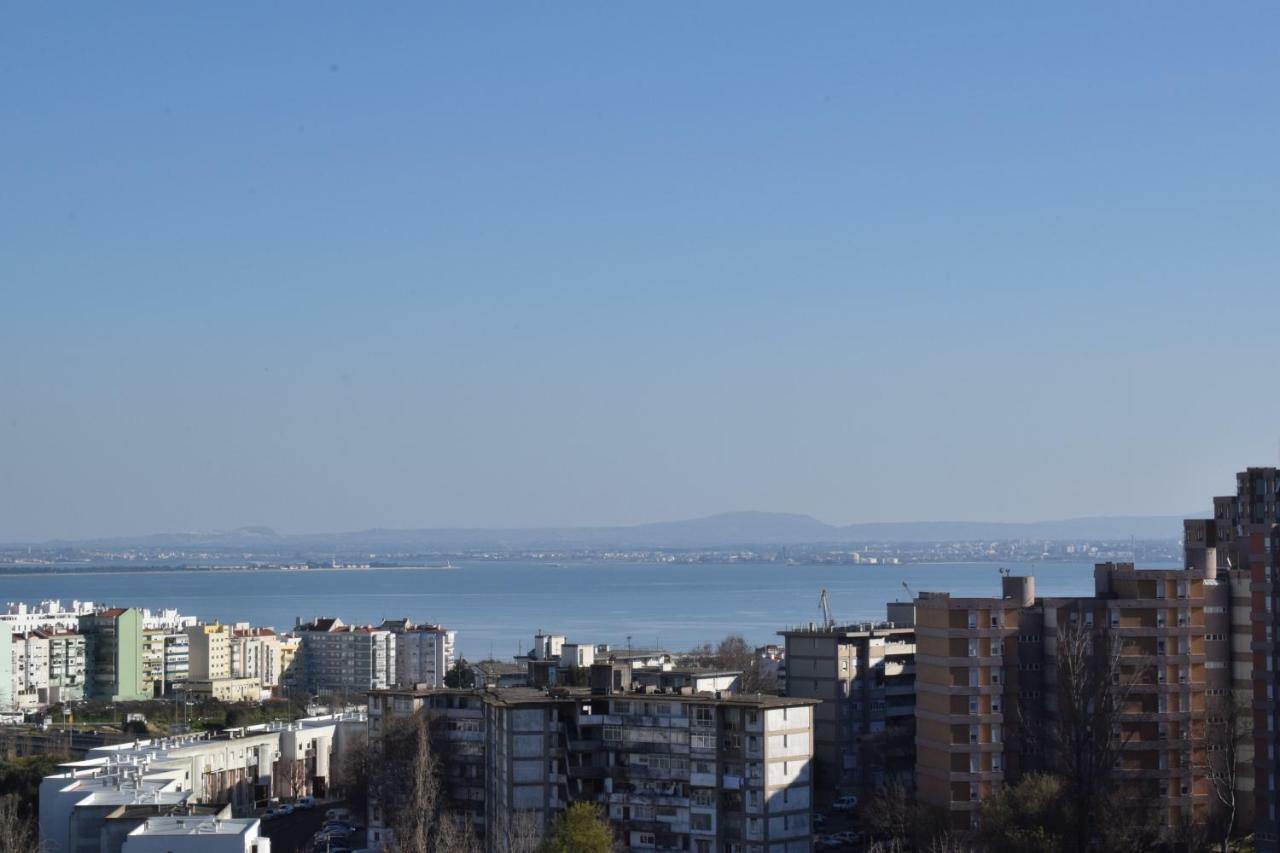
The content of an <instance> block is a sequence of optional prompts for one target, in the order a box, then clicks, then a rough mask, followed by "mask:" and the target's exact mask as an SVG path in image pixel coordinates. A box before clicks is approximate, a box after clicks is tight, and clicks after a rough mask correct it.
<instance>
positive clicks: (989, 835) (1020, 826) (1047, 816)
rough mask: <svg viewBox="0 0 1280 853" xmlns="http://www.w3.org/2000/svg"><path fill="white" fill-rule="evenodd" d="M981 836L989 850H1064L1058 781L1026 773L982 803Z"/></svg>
mask: <svg viewBox="0 0 1280 853" xmlns="http://www.w3.org/2000/svg"><path fill="white" fill-rule="evenodd" d="M980 825H981V827H982V839H983V841H984V842H986V846H987V849H988V850H990V851H991V853H1020V851H1023V850H1036V851H1039V853H1059V851H1063V850H1065V849H1066V841H1065V838H1064V836H1065V831H1066V827H1067V820H1066V802H1065V797H1064V793H1063V786H1062V780H1061V779H1059V778H1058V777H1056V776H1051V775H1049V774H1047V773H1029V774H1027V775H1026V776H1025V777H1023V778H1022V780H1021V781H1020V782H1018V784H1016V785H1007V786H1005V787H1003V788H1001V789H1000V790H999V791H998V792H997V793H996V794H994V795H992V796H991V797H989V798H987V800H986V801H985V802H984V803H983V804H982V820H981V822H980Z"/></svg>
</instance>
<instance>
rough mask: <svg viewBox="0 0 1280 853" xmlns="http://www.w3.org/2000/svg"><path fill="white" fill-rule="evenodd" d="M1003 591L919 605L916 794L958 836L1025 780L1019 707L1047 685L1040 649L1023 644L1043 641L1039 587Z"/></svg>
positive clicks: (1022, 583) (1013, 584)
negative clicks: (1026, 695) (1012, 781)
mask: <svg viewBox="0 0 1280 853" xmlns="http://www.w3.org/2000/svg"><path fill="white" fill-rule="evenodd" d="M1002 587H1003V596H1002V597H1001V598H952V597H951V596H950V595H948V594H947V593H939V592H925V593H921V594H920V597H919V598H917V599H916V629H915V636H916V791H917V796H919V798H920V799H921V800H922V801H923V802H927V803H931V804H932V805H935V806H937V807H939V808H941V809H943V810H945V811H946V812H947V813H948V815H949V820H950V823H951V826H952V827H954V828H956V829H967V828H969V827H971V826H973V825H975V823H976V818H977V807H978V803H979V802H980V801H981V800H982V799H983V798H984V797H987V796H989V795H990V794H991V793H993V792H994V791H995V790H996V789H997V788H998V787H999V786H1000V785H1001V784H1003V782H1004V780H1005V778H1006V777H1007V775H1009V774H1011V773H1012V774H1016V773H1017V771H1018V769H1019V762H1020V758H1021V755H1020V752H1019V751H1018V750H1017V749H1014V750H1010V749H1009V748H1008V745H1009V744H1010V742H1011V741H1012V742H1013V743H1015V744H1018V743H1021V742H1022V741H1021V739H1018V738H1016V737H1011V736H1012V735H1013V734H1014V732H1012V731H1011V730H1010V726H1011V725H1012V724H1013V723H1015V721H1016V715H1015V714H1014V713H1013V712H1012V710H1011V709H1012V708H1013V707H1014V705H1015V704H1016V703H1018V701H1019V695H1020V694H1021V693H1023V692H1024V691H1026V692H1032V691H1028V690H1027V688H1026V686H1025V685H1026V684H1027V683H1030V684H1035V685H1038V684H1039V679H1040V672H1041V664H1040V661H1041V657H1040V655H1041V650H1040V647H1039V643H1024V642H1021V640H1022V638H1025V637H1038V636H1040V635H1041V624H1040V623H1041V621H1042V615H1041V614H1040V612H1039V611H1038V609H1037V608H1036V607H1035V581H1034V579H1033V578H1029V577H1005V578H1003V579H1002ZM1037 692H1038V691H1037Z"/></svg>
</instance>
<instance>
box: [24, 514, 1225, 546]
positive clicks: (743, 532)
mask: <svg viewBox="0 0 1280 853" xmlns="http://www.w3.org/2000/svg"><path fill="white" fill-rule="evenodd" d="M1197 515H1199V516H1201V517H1205V518H1208V517H1210V514H1209V513H1203V514H1198V513H1191V514H1190V515H1188V516H1186V517H1188V518H1191V517H1196V516H1197ZM1182 519H1183V516H1172V515H1169V516H1093V517H1087V518H1070V519H1063V520H1058V521H1037V522H1027V523H1009V522H980V521H909V522H885V523H868V524H850V525H846V526H843V527H842V526H836V525H830V524H825V523H823V522H821V521H819V520H817V519H816V518H813V517H811V516H808V515H798V514H794V513H783V512H726V513H720V514H718V515H711V516H707V517H705V518H695V519H690V520H687V521H664V522H656V523H652V524H637V525H632V526H627V527H564V528H552V527H548V528H422V529H401V530H396V529H380V528H378V529H373V530H362V531H357V532H352V533H313V534H301V535H290V534H281V533H277V532H276V531H274V530H272V529H271V528H269V527H242V528H238V529H236V530H229V531H211V532H194V533H174V534H156V535H152V536H142V537H132V538H126V537H120V538H114V539H108V540H86V541H77V542H69V541H65V542H54V543H46V544H48V545H80V546H99V547H127V546H130V545H133V546H145V547H165V546H172V547H185V548H192V547H210V548H263V547H270V548H273V549H290V548H296V549H297V550H299V551H300V552H301V551H314V550H335V549H348V548H354V549H359V550H373V551H414V550H422V551H431V550H453V549H467V548H493V549H495V550H496V549H531V548H569V547H579V548H611V547H615V548H715V547H729V546H748V545H774V546H776V545H811V544H828V543H829V544H833V545H836V544H857V543H875V542H883V543H889V542H899V543H903V542H906V543H909V542H955V541H984V540H991V541H997V540H1010V539H1092V540H1113V541H1114V540H1124V539H1129V538H1130V537H1133V538H1135V539H1176V538H1178V537H1180V536H1181V535H1182Z"/></svg>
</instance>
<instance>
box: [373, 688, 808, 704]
mask: <svg viewBox="0 0 1280 853" xmlns="http://www.w3.org/2000/svg"><path fill="white" fill-rule="evenodd" d="M369 695H370V696H422V697H425V696H478V697H479V698H481V699H483V700H484V701H486V702H489V703H491V704H494V705H523V704H541V703H545V702H566V701H576V702H583V701H590V700H595V699H605V698H614V699H631V698H650V699H659V700H663V701H668V702H680V703H683V704H687V705H737V706H743V707H750V708H794V707H797V706H800V705H818V704H821V700H819V699H802V698H799V697H795V696H775V695H772V694H767V693H733V694H730V693H725V692H723V691H722V692H720V693H679V692H675V691H661V692H659V691H655V690H653V689H647V690H645V689H640V690H632V691H628V692H618V693H611V694H601V693H592V692H591V690H590V689H589V688H586V687H551V688H546V689H539V688H536V687H489V688H485V689H478V688H477V689H458V688H451V687H428V688H388V689H386V690H370V691H369Z"/></svg>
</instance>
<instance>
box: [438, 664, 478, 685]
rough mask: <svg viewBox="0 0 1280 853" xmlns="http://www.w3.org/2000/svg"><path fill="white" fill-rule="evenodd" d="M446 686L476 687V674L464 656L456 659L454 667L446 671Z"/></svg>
mask: <svg viewBox="0 0 1280 853" xmlns="http://www.w3.org/2000/svg"><path fill="white" fill-rule="evenodd" d="M444 686H445V687H463V688H472V687H475V686H476V674H475V672H474V671H473V670H472V669H471V666H470V665H469V664H468V663H467V662H466V661H465V660H464V659H463V658H458V659H457V660H456V661H454V664H453V668H452V669H450V670H449V671H448V672H447V673H445V676H444Z"/></svg>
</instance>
